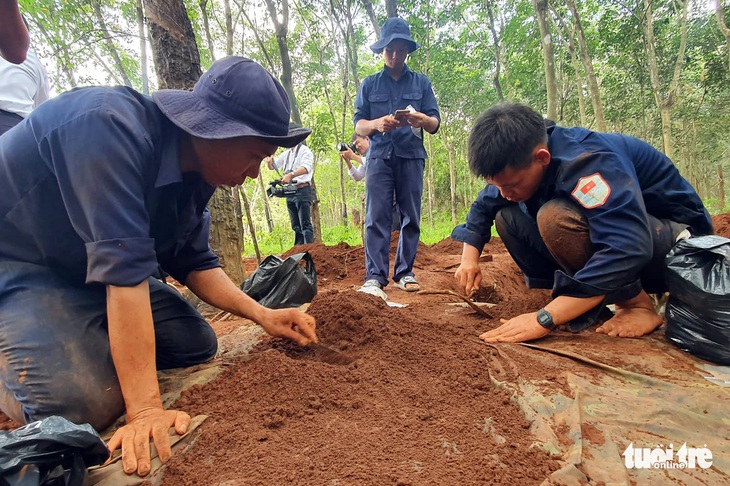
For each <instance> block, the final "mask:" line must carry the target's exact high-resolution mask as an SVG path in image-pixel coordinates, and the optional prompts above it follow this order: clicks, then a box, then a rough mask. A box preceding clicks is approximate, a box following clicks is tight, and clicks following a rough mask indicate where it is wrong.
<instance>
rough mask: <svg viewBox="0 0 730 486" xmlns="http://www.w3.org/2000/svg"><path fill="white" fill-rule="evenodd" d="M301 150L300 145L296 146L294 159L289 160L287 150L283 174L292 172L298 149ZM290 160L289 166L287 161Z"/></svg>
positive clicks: (289, 155)
mask: <svg viewBox="0 0 730 486" xmlns="http://www.w3.org/2000/svg"><path fill="white" fill-rule="evenodd" d="M300 148H302V144H301V143H300V144H299V145H297V149H296V150H295V151H294V158H293V159H292V158H291V149H290V150H289V153H288V154H286V162H285V163H284V174H286V173H287V172H294V169H293V167H294V163H295V162H296V161H297V155H299V149H300ZM290 160H291V165H289V161H290Z"/></svg>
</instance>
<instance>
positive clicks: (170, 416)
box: [108, 408, 190, 476]
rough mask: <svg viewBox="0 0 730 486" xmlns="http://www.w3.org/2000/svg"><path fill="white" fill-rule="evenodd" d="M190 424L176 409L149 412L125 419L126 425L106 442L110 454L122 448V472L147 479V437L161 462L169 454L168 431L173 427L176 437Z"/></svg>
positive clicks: (183, 414) (148, 466) (185, 416)
mask: <svg viewBox="0 0 730 486" xmlns="http://www.w3.org/2000/svg"><path fill="white" fill-rule="evenodd" d="M189 425H190V415H188V414H187V413H185V412H178V411H176V410H162V409H156V408H154V409H148V410H144V411H142V412H140V413H138V414H137V415H136V416H134V417H131V418H130V417H127V424H126V425H124V426H123V427H120V428H119V429H118V430H117V431H116V432H115V433H114V435H113V436H112V438H111V440H110V441H109V444H108V446H109V452H110V456H109V457H110V459H111V454H112V453H113V452H114V451H115V450H117V449H119V448H120V447H121V449H122V466H123V468H124V472H125V473H127V474H133V473H134V472H137V474H139V475H140V476H146V475H147V474H149V472H150V438H152V440H153V441H154V443H155V447H156V448H157V454H158V455H159V457H160V461H162V463H163V464H164V463H166V462H167V461H168V460H169V459H170V456H171V455H172V449H171V448H170V436H169V435H168V430H169V428H170V427H175V432H176V433H177V434H180V435H182V434H184V433H185V432H186V431H187V430H188V426H189Z"/></svg>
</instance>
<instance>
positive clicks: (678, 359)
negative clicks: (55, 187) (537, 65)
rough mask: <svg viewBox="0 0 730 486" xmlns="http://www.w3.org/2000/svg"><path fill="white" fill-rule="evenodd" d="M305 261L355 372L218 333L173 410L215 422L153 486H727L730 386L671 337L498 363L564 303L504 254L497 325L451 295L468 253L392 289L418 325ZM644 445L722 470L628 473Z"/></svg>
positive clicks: (493, 308)
mask: <svg viewBox="0 0 730 486" xmlns="http://www.w3.org/2000/svg"><path fill="white" fill-rule="evenodd" d="M713 219H714V221H715V228H716V232H717V233H718V234H720V235H723V236H726V237H730V213H728V214H723V215H719V216H716V217H715V218H713ZM395 243H396V242H395V241H394V242H393V244H392V250H394V249H395ZM300 251H309V252H310V254H311V255H312V257H313V259H314V262H315V265H316V269H317V274H318V287H319V293H318V295H317V296H316V297H315V299H314V301H313V302H312V303H311V305H309V306H308V308H307V312H308V313H309V314H311V315H313V316H314V317H315V318H316V319H317V334H318V336H319V338H320V340H321V342H322V343H324V344H326V345H328V346H331V347H334V348H337V349H339V350H341V351H342V352H343V353H344V354H345V355H347V356H350V357H351V358H352V359H353V360H352V361H351V362H350V363H349V364H328V363H326V362H324V361H323V360H322V359H321V358H322V357H321V356H319V355H318V354H317V353H315V352H313V351H311V350H309V349H301V348H298V347H297V346H295V345H293V344H291V343H289V342H285V341H282V340H278V339H271V338H269V337H268V336H267V335H265V334H264V333H262V332H260V328H258V326H255V325H253V324H252V323H251V322H250V321H247V320H245V319H238V318H234V319H228V320H215V319H214V318H212V319H211V320H212V321H215V322H213V327H214V328H215V330H216V333H217V334H218V335H219V338H220V342H221V350H220V352H219V356H218V357H217V358H216V359H215V360H214V362H213V363H212V364H211V365H212V366H214V367H215V368H216V373H215V375H214V377H211V378H210V380H199V383H198V384H195V385H193V386H191V387H189V388H188V389H186V390H185V391H183V392H182V395H181V396H180V398H179V399H177V401H176V402H175V403H174V405H173V406H174V408H177V409H181V410H185V411H187V412H188V413H190V415H191V416H198V415H205V416H207V419H206V420H205V421H204V422H203V423H202V424H201V425H200V426H199V427H198V428H197V430H196V431H195V432H194V434H193V436H192V441H191V442H190V443H189V444H188V445H187V446H186V448H185V450H184V451H179V452H176V453H175V454H174V456H173V458H172V459H171V461H170V462H169V463H168V464H167V465H166V466H165V467H163V468H162V469H160V470H159V471H158V473H157V474H155V475H154V477H153V478H152V479H151V480H150V481H149V482H150V483H151V484H163V485H175V486H177V485H226V486H234V485H244V484H245V485H275V484H285V483H288V484H293V485H312V484H328V485H370V484H394V485H421V484H504V485H515V484H520V485H523V484H525V485H526V484H541V483H543V482H545V483H548V484H665V483H666V482H667V481H670V482H672V481H673V482H675V483H677V484H721V483H727V482H729V481H730V433H728V430H729V429H730V427H728V423H727V417H728V416H730V413H728V412H730V405H728V404H730V388H727V387H723V386H718V385H717V384H713V382H711V381H708V380H707V376H708V375H713V376H715V377H717V376H723V375H722V373H723V372H727V371H728V368H724V369H722V368H720V367H713V366H711V363H708V362H705V361H702V360H700V359H697V358H695V357H693V356H691V355H689V354H687V353H684V352H682V351H680V350H679V349H677V348H676V347H674V346H673V345H672V344H671V343H669V342H668V341H667V340H666V338H665V337H664V328H665V327H664V326H662V327H660V328H659V329H658V330H657V331H655V332H654V333H652V334H651V335H649V336H646V337H644V338H641V339H619V338H610V337H607V336H604V335H601V334H597V333H595V332H593V331H594V329H588V330H586V331H583V332H581V333H578V334H572V333H569V332H562V331H557V332H555V333H553V334H551V335H550V336H549V337H547V338H545V339H542V340H539V341H536V342H534V343H532V344H527V345H508V344H502V345H487V344H485V343H483V342H482V341H480V340H479V339H478V335H479V334H481V333H482V332H484V331H486V330H489V329H492V328H494V327H496V326H497V325H498V324H499V319H500V318H510V317H513V316H515V315H518V314H521V313H524V312H529V311H534V310H537V309H539V308H540V307H541V306H543V305H544V304H545V303H547V302H548V301H549V300H550V294H549V292H548V291H537V290H528V289H527V288H526V287H525V285H524V280H523V277H522V275H521V273H520V272H519V270H518V268H517V267H516V265H515V264H514V262H513V261H512V259H511V258H510V256H509V254H508V253H507V251H506V249H505V248H504V246H503V245H502V243H501V241H500V240H499V239H493V240H492V242H490V243H489V244H488V245H487V247H486V249H485V252H484V253H483V256H482V261H483V263H482V274H483V280H482V282H483V283H482V288H481V289H480V290H479V291H478V292H477V293H476V295H475V297H474V301H476V302H481V303H484V304H487V305H483V306H482V307H481V308H482V309H484V310H485V311H486V312H487V313H489V314H490V315H491V316H493V318H487V317H484V316H482V315H480V314H478V313H477V312H475V311H474V310H473V309H472V308H470V307H468V306H467V305H466V304H465V303H463V302H462V301H461V300H459V299H458V298H455V297H454V296H453V295H451V294H448V293H438V292H441V291H448V290H455V284H454V278H453V274H454V271H455V270H456V268H457V266H458V263H459V259H460V254H461V244H460V243H457V242H453V241H451V240H450V239H447V240H444V241H442V242H440V243H437V244H435V245H431V246H425V245H421V246H420V248H419V252H418V256H417V260H416V265H415V269H414V271H415V273H416V276H417V278H418V280H419V282H420V284H421V289H422V290H421V291H420V292H417V293H407V292H403V291H401V290H398V289H395V288H394V286H393V285H392V284H391V285H389V286H388V287H387V288H386V289H385V290H386V292H387V293H388V297H389V301H392V302H396V303H399V304H404V305H405V307H391V306H388V305H386V303H385V302H384V301H382V300H381V299H379V298H377V297H373V296H370V295H366V294H362V293H358V292H356V289H357V288H358V287H359V286H360V285H361V283H362V279H363V275H364V251H363V248H362V247H360V246H354V247H351V246H349V245H347V244H345V243H340V244H339V245H336V246H331V247H326V246H323V245H321V244H312V245H304V246H300V247H296V248H294V249H292V250H290V251H289V252H288V253H287V255H288V254H292V253H296V252H300ZM284 256H286V255H284ZM392 259H393V255H391V261H392ZM246 264H247V266H248V268H247V270H248V272H249V273H250V272H251V271H253V270H254V269H255V267H256V261H255V260H251V261H248V260H247V261H246ZM219 316H220V315H217V316H216V317H219ZM724 379H726V380H730V378H729V377H727V376H725V378H724ZM205 381H207V382H205ZM715 383H717V381H716V382H715ZM727 383H729V384H730V381H727ZM0 427H4V428H12V427H13V424H12V422H7V421H6V422H5V423H4V424H0ZM632 443H633V445H634V447H649V448H652V449H653V448H656V447H660V448H666V447H667V446H668V444H670V443H672V444H674V446H673V447H674V450H678V449H679V447H680V446H681V445H682V443H686V445H687V446H688V447H706V448H708V449H710V450H711V451H712V453H713V459H714V463H713V466H712V467H711V468H702V467H699V466H695V467H693V468H682V469H680V468H677V469H662V470H652V469H637V468H633V469H632V468H628V467H627V464H626V462H625V459H624V457H623V456H622V453H623V452H624V450H625V449H626V448H627V447H628V446H629V444H632Z"/></svg>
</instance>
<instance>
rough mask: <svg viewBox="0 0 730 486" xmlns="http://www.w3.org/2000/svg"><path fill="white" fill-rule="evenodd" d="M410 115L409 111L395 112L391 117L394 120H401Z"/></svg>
mask: <svg viewBox="0 0 730 486" xmlns="http://www.w3.org/2000/svg"><path fill="white" fill-rule="evenodd" d="M410 114H411V111H410V110H395V113H394V114H393V116H394V117H395V119H396V120H401V119H403V118H405V117H407V116H408V115H410Z"/></svg>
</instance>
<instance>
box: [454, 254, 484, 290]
mask: <svg viewBox="0 0 730 486" xmlns="http://www.w3.org/2000/svg"><path fill="white" fill-rule="evenodd" d="M454 278H456V283H457V284H458V285H459V290H463V291H464V295H467V296H469V295H471V294H472V292H474V291H475V290H479V284H480V283H481V281H482V270H481V268H479V264H478V263H472V262H465V261H462V262H461V265H459V268H457V269H456V273H455V274H454Z"/></svg>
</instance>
